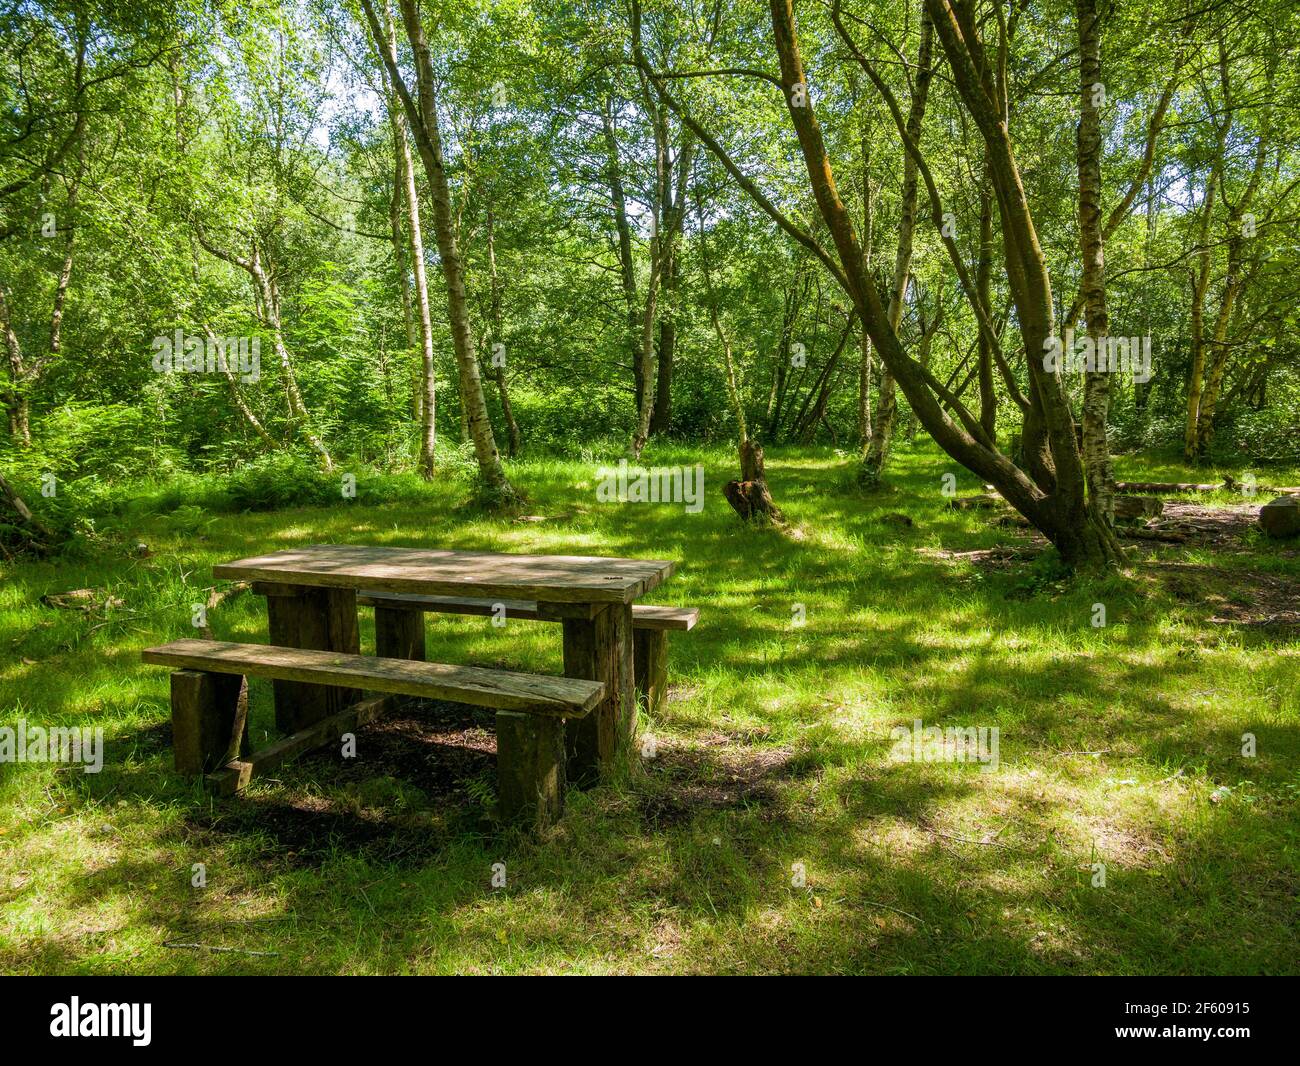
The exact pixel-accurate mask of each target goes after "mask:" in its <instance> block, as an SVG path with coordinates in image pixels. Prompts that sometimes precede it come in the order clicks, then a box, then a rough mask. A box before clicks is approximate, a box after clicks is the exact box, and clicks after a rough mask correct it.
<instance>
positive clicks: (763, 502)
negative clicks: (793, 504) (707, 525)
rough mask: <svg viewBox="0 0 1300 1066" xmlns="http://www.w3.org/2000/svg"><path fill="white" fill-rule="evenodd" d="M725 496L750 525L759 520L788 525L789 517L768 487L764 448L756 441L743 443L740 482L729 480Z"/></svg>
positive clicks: (732, 507) (723, 491)
mask: <svg viewBox="0 0 1300 1066" xmlns="http://www.w3.org/2000/svg"><path fill="white" fill-rule="evenodd" d="M722 494H723V495H724V496H725V497H726V498H727V502H728V503H729V504H731V509H732V510H733V511H735V512H736V514H738V515H740V517H741V518H742V519H744V520H745V521H746V522H750V521H752V520H754V519H755V518H761V519H766V520H767V521H770V522H778V523H779V522H784V521H785V516H784V515H783V514H781V509H780V508H779V507H777V505H776V501H775V500H773V499H772V494H771V493H770V492H769V491H768V488H767V472H766V471H765V470H764V469H763V446H762V445H761V444H755V443H754V442H753V441H752V440H744V441H741V443H740V480H739V481H728V482H727V483H726V484H725V485H724V486H723V487H722Z"/></svg>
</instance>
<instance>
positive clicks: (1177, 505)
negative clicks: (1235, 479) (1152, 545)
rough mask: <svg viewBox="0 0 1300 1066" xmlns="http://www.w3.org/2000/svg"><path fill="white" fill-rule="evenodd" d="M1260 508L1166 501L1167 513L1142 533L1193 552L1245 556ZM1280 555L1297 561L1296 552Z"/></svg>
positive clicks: (1251, 505) (1281, 549)
mask: <svg viewBox="0 0 1300 1066" xmlns="http://www.w3.org/2000/svg"><path fill="white" fill-rule="evenodd" d="M1258 520H1259V505H1258V504H1253V503H1240V504H1224V505H1222V506H1216V507H1207V506H1204V505H1203V504H1197V503H1184V502H1182V501H1181V500H1166V501H1165V509H1164V513H1163V514H1162V515H1161V516H1160V517H1159V518H1153V519H1151V520H1150V521H1149V522H1147V523H1146V524H1145V525H1144V526H1142V527H1141V528H1142V529H1145V530H1147V531H1148V532H1151V533H1157V534H1165V535H1167V536H1168V537H1169V539H1170V540H1171V541H1175V542H1176V543H1179V544H1185V545H1187V546H1188V547H1190V548H1210V549H1212V550H1214V551H1226V552H1244V551H1247V550H1250V549H1249V547H1248V545H1247V542H1246V534H1247V533H1249V532H1251V531H1252V530H1254V529H1257V528H1258ZM1120 535H1121V536H1123V535H1124V534H1123V531H1121V534H1120ZM1278 554H1279V555H1283V556H1288V557H1293V556H1294V555H1295V554H1296V551H1295V550H1294V549H1289V548H1279V549H1278Z"/></svg>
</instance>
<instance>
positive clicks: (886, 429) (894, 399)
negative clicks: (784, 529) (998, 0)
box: [861, 15, 934, 485]
mask: <svg viewBox="0 0 1300 1066" xmlns="http://www.w3.org/2000/svg"><path fill="white" fill-rule="evenodd" d="M933 39H934V31H933V29H932V26H931V22H930V18H929V16H928V15H923V16H922V18H921V41H920V44H919V45H918V46H917V56H916V87H915V91H914V92H913V93H912V106H911V109H910V110H909V112H908V116H907V131H908V134H909V135H910V137H911V138H912V141H913V142H916V141H917V140H918V139H919V138H920V136H921V123H922V121H923V120H924V118H925V103H926V97H927V95H928V93H929V88H930V77H931V75H932V73H933V71H932V68H931V65H930V54H931V46H932V41H933ZM916 194H917V166H916V161H915V160H914V159H913V158H912V156H911V155H910V154H908V153H906V152H905V153H904V156H903V190H902V204H901V206H900V208H899V219H898V251H897V254H896V255H895V257H894V277H893V284H892V286H891V287H890V290H889V311H888V315H889V328H890V329H892V330H893V331H894V332H895V333H897V332H898V327H899V324H900V323H901V322H902V321H903V304H904V301H905V300H906V298H907V283H908V279H909V278H910V276H911V272H912V243H913V236H914V234H915V232H916ZM875 414H876V417H875V421H874V422H873V423H872V426H871V441H870V443H869V444H868V445H867V454H866V457H865V458H864V459H863V463H862V470H861V480H862V482H863V483H864V484H867V485H874V484H877V483H879V481H880V477H881V474H882V473H883V472H884V469H885V463H886V462H887V461H888V459H889V446H890V444H891V443H892V442H893V435H894V421H895V418H896V417H897V414H898V395H897V389H896V387H895V383H894V375H893V374H891V373H890V372H889V370H888V368H887V367H883V366H882V367H881V370H880V395H879V398H878V400H877V402H876V413H875Z"/></svg>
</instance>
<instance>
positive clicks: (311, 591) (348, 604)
mask: <svg viewBox="0 0 1300 1066" xmlns="http://www.w3.org/2000/svg"><path fill="white" fill-rule="evenodd" d="M254 591H257V592H262V593H263V594H264V595H265V596H266V613H267V622H268V626H267V628H268V632H269V634H270V638H271V643H272V644H279V645H280V646H281V647H285V648H309V649H311V650H313V651H341V652H344V653H346V654H348V655H359V654H360V653H361V638H360V635H359V632H358V629H357V594H356V590H354V589H322V588H308V587H306V586H300V585H279V586H267V585H263V584H262V583H258V584H257V585H255V586H254ZM272 685H273V686H274V689H275V726H276V728H277V729H279V730H280V731H281V732H282V733H296V732H298V731H299V730H300V729H305V728H306V727H307V726H310V725H315V724H316V723H317V722H319V721H320V720H321V719H322V718H328V717H329V716H330V715H333V714H338V713H339V712H340V711H342V710H344V709H345V708H347V707H349V706H351V705H352V704H354V703H356V702H357V701H358V700H360V699H361V693H360V692H359V691H357V690H356V689H350V688H335V687H333V686H330V685H313V684H308V683H306V682H303V681H274V682H272Z"/></svg>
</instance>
